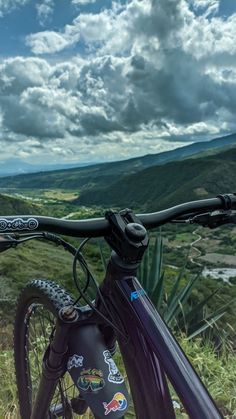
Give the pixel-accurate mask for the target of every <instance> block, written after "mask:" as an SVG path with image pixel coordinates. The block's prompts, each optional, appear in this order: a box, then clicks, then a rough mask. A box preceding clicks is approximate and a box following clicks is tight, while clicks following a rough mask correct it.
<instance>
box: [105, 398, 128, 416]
mask: <svg viewBox="0 0 236 419" xmlns="http://www.w3.org/2000/svg"><path fill="white" fill-rule="evenodd" d="M127 406H128V403H127V400H126V398H125V396H124V394H123V393H116V394H115V395H114V396H113V398H112V400H111V401H110V402H109V403H106V402H103V407H104V409H105V415H108V414H109V413H111V412H116V411H117V410H125V409H126V408H127Z"/></svg>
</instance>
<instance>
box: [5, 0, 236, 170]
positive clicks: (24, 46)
mask: <svg viewBox="0 0 236 419" xmlns="http://www.w3.org/2000/svg"><path fill="white" fill-rule="evenodd" d="M0 39H1V43H0V145H1V152H2V153H1V160H4V159H8V158H9V157H13V156H14V157H20V158H23V159H25V160H27V161H30V162H37V163H38V162H45V163H48V162H65V161H67V162H69V161H81V162H85V161H86V162H87V161H91V162H92V161H106V160H115V159H123V158H128V157H132V156H137V155H142V154H147V153H157V152H161V151H164V150H168V149H172V148H176V147H179V146H182V145H185V144H188V143H191V142H194V141H200V140H201V141H202V140H203V141H207V140H209V139H211V138H215V137H217V136H221V135H226V134H230V133H232V132H236V121H235V109H236V89H235V87H236V42H235V39H236V2H235V1H233V0H221V1H220V0H188V1H187V0H122V1H111V0H40V1H37V0H34V1H33V0H0Z"/></svg>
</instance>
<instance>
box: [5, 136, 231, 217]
mask: <svg viewBox="0 0 236 419" xmlns="http://www.w3.org/2000/svg"><path fill="white" fill-rule="evenodd" d="M0 187H2V188H18V189H24V188H30V189H43V188H48V189H57V188H58V189H68V190H73V191H78V198H77V199H76V200H74V201H73V202H74V204H76V205H86V206H92V205H95V206H105V207H107V208H108V207H111V206H113V207H119V208H122V207H127V206H129V207H132V208H134V209H138V210H142V211H155V210H159V209H163V208H165V207H168V206H171V205H175V204H178V203H181V202H184V201H190V200H195V199H201V198H206V197H210V196H216V195H217V194H219V193H227V192H233V191H236V135H231V136H228V137H223V138H220V139H215V140H212V141H209V142H207V143H197V144H191V145H190V146H186V147H182V148H179V149H176V150H172V151H169V152H165V153H160V154H156V155H147V156H143V157H139V158H133V159H129V160H125V161H120V162H113V163H104V164H95V165H93V166H87V167H80V168H72V169H67V170H58V171H50V172H40V173H33V174H30V175H29V174H24V175H18V176H11V177H5V178H0Z"/></svg>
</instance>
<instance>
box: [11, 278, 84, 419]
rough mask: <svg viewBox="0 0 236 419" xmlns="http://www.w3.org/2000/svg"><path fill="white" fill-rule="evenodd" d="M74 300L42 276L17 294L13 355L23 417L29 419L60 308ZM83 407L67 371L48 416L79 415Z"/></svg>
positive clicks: (58, 387) (49, 408) (60, 382)
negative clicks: (41, 278) (43, 360)
mask: <svg viewBox="0 0 236 419" xmlns="http://www.w3.org/2000/svg"><path fill="white" fill-rule="evenodd" d="M73 302H74V301H73V299H72V298H71V296H70V295H69V294H68V293H67V292H66V291H65V290H64V289H63V288H61V287H60V286H58V285H57V284H55V283H53V282H51V281H45V280H34V281H32V282H30V283H29V284H28V285H27V286H26V288H24V290H23V291H22V293H21V295H20V298H19V301H18V305H17V310H16V318H15V327H14V357H15V372H16V382H17V389H18V398H19V408H20V415H21V418H22V419H30V416H31V412H32V408H33V405H34V401H35V398H36V394H37V390H38V387H39V383H40V378H41V375H42V359H43V356H44V353H45V351H46V349H47V348H48V345H49V344H50V341H51V340H52V337H53V334H54V330H55V324H56V320H57V317H58V313H59V310H60V309H61V308H62V307H64V306H65V305H70V304H73ZM86 410H87V405H86V403H85V402H84V400H83V399H81V397H80V396H79V392H78V389H77V388H76V387H75V385H74V383H73V382H72V380H71V378H70V375H69V374H68V373H67V372H66V373H65V374H64V375H63V376H62V377H61V378H60V379H59V381H58V384H57V387H56V390H55V393H54V397H53V399H52V401H51V403H50V405H49V406H48V418H50V419H54V418H62V419H72V418H78V417H79V414H81V413H84V412H85V411H86Z"/></svg>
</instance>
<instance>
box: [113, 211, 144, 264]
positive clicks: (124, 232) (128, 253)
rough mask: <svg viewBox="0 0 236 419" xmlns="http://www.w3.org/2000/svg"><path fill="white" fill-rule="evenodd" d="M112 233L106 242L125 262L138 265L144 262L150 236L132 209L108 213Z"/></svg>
mask: <svg viewBox="0 0 236 419" xmlns="http://www.w3.org/2000/svg"><path fill="white" fill-rule="evenodd" d="M105 217H106V219H107V220H108V221H109V224H110V227H111V233H110V234H109V236H105V240H106V241H107V243H108V244H109V245H110V246H111V248H112V249H113V250H114V251H115V252H116V253H117V254H118V255H119V256H120V258H121V259H122V260H123V261H124V262H128V263H134V264H137V263H139V262H140V261H141V260H142V257H143V254H144V252H145V250H146V248H147V247H148V242H149V239H148V235H147V231H146V229H145V227H144V226H143V224H142V223H141V221H140V220H139V218H138V217H136V215H135V214H133V212H132V211H131V210H130V209H125V210H123V211H120V212H116V211H111V210H110V211H107V212H106V213H105Z"/></svg>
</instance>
